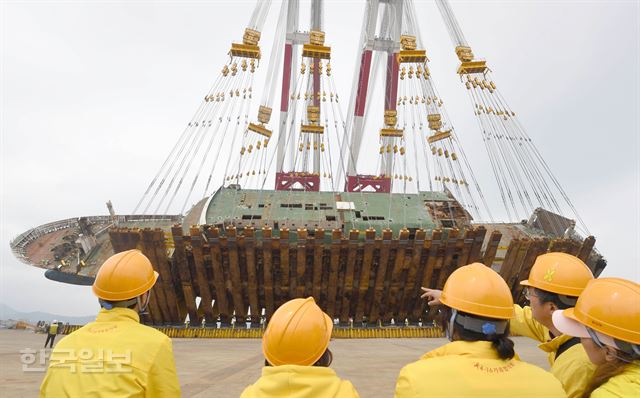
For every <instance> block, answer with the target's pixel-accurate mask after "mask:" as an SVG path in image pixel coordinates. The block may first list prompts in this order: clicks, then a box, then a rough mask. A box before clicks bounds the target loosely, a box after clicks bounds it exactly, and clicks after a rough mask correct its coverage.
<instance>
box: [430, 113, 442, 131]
mask: <svg viewBox="0 0 640 398" xmlns="http://www.w3.org/2000/svg"><path fill="white" fill-rule="evenodd" d="M441 119H442V117H441V116H440V114H439V113H432V114H430V115H427V121H428V122H429V128H430V129H431V130H436V131H437V130H440V128H441V127H442V120H441Z"/></svg>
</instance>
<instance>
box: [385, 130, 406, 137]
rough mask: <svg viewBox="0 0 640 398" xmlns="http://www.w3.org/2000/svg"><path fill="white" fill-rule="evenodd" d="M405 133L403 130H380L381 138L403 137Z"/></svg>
mask: <svg viewBox="0 0 640 398" xmlns="http://www.w3.org/2000/svg"><path fill="white" fill-rule="evenodd" d="M403 133H404V130H402V129H390V128H386V129H380V137H402V136H403Z"/></svg>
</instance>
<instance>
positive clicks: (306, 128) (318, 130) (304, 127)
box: [300, 124, 324, 134]
mask: <svg viewBox="0 0 640 398" xmlns="http://www.w3.org/2000/svg"><path fill="white" fill-rule="evenodd" d="M300 131H301V132H302V133H309V134H323V133H324V126H318V125H316V124H301V125H300Z"/></svg>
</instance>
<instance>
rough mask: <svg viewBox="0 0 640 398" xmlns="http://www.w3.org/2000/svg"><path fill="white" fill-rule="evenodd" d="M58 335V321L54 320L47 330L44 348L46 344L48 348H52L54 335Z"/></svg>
mask: <svg viewBox="0 0 640 398" xmlns="http://www.w3.org/2000/svg"><path fill="white" fill-rule="evenodd" d="M57 334H58V321H56V320H55V319H54V320H53V322H51V325H49V327H48V328H47V340H45V342H44V348H47V344H49V348H53V342H54V341H55V339H56V335H57Z"/></svg>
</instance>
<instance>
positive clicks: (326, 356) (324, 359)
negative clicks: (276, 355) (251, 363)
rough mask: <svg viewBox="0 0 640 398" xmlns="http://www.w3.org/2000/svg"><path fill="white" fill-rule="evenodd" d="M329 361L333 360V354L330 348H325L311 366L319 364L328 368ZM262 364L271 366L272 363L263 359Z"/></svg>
mask: <svg viewBox="0 0 640 398" xmlns="http://www.w3.org/2000/svg"><path fill="white" fill-rule="evenodd" d="M331 362H333V354H332V353H331V350H329V349H328V348H327V349H326V350H325V351H324V352H323V353H322V356H321V357H320V358H318V360H317V361H316V362H315V363H314V364H313V365H311V366H320V367H323V368H328V367H329V366H330V365H331ZM264 366H272V365H271V364H270V363H269V361H267V360H266V359H265V360H264Z"/></svg>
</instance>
